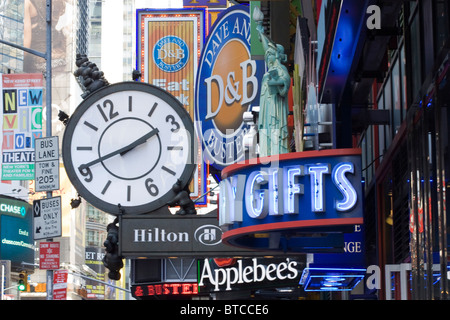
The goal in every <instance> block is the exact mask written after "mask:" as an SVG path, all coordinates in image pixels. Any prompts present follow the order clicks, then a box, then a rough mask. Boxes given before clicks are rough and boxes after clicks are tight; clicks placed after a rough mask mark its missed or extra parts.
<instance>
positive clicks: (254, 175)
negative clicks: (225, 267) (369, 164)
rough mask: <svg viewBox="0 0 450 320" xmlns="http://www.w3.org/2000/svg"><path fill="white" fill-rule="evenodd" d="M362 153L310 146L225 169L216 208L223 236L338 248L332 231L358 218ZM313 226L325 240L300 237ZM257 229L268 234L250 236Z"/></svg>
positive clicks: (264, 244) (255, 243)
mask: <svg viewBox="0 0 450 320" xmlns="http://www.w3.org/2000/svg"><path fill="white" fill-rule="evenodd" d="M360 157H361V151H360V150H359V149H341V150H324V151H318V152H317V151H309V152H300V153H290V154H286V155H279V156H275V157H267V158H260V159H257V160H251V161H252V163H250V164H249V163H239V164H235V165H232V166H230V167H228V168H226V169H224V170H223V171H222V178H223V179H224V180H223V181H222V182H221V186H220V187H221V190H220V197H221V199H220V210H219V212H220V225H221V226H228V231H227V232H225V233H224V237H223V238H222V240H224V241H225V242H228V243H230V244H234V245H237V246H242V247H257V248H260V249H261V248H266V249H267V248H270V249H274V250H281V249H282V250H287V251H293V252H295V251H304V250H307V248H310V249H312V250H313V252H314V249H319V248H322V249H326V248H328V247H329V248H330V249H333V250H334V249H336V248H338V247H341V249H342V248H343V238H339V237H341V236H342V235H339V233H336V231H339V232H341V233H342V232H347V230H348V226H352V225H355V224H361V223H362V214H363V210H362V209H363V207H362V187H361V159H360ZM317 231H322V232H323V234H324V235H325V236H326V237H327V238H328V239H326V238H323V237H322V238H317V237H310V236H308V237H304V233H305V232H306V233H308V232H309V233H314V232H317ZM330 231H333V232H330ZM349 231H351V229H350V230H349ZM261 233H269V234H270V233H272V234H271V235H269V236H267V237H266V238H265V239H264V237H262V238H261V237H259V236H258V237H254V236H252V235H255V234H261ZM302 235H303V236H302ZM308 238H309V239H308Z"/></svg>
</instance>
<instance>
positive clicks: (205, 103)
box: [195, 5, 261, 170]
mask: <svg viewBox="0 0 450 320" xmlns="http://www.w3.org/2000/svg"><path fill="white" fill-rule="evenodd" d="M258 69H259V68H257V62H256V61H254V60H251V55H250V16H249V13H248V7H247V6H239V5H237V6H233V7H231V8H229V9H228V10H226V11H225V12H224V13H223V14H222V15H221V17H220V18H219V20H217V21H216V22H215V24H214V26H213V28H212V30H211V32H210V34H209V36H208V39H207V42H206V44H205V46H204V47H203V51H202V55H201V58H200V64H199V70H198V73H197V85H196V96H195V99H196V104H195V105H196V112H195V120H196V124H197V129H198V132H200V133H201V137H202V142H203V150H204V160H205V162H208V163H209V164H211V165H213V166H214V167H215V168H217V169H219V170H221V169H223V168H224V167H226V166H228V165H230V164H232V163H235V162H238V161H241V160H244V154H245V152H244V151H245V150H244V143H243V137H244V135H245V134H246V133H247V131H248V130H249V127H248V126H247V125H246V124H245V123H244V122H243V119H242V117H243V114H244V112H246V111H249V110H250V109H251V106H252V105H255V103H256V105H257V103H258V102H257V101H258V100H259V95H258V90H259V88H258V79H261V75H259V73H258V72H257V71H259V70H258Z"/></svg>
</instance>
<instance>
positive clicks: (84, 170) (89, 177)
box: [78, 167, 93, 182]
mask: <svg viewBox="0 0 450 320" xmlns="http://www.w3.org/2000/svg"><path fill="white" fill-rule="evenodd" d="M78 170H79V171H80V173H81V175H82V176H83V177H86V178H84V181H86V182H91V181H92V178H93V176H92V171H91V169H89V168H88V167H83V168H81V167H80V168H78Z"/></svg>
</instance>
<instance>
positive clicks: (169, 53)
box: [136, 8, 207, 204]
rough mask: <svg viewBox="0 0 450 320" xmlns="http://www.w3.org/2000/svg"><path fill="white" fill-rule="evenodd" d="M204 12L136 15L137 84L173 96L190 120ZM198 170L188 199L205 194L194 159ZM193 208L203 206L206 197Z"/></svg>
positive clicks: (201, 172)
mask: <svg viewBox="0 0 450 320" xmlns="http://www.w3.org/2000/svg"><path fill="white" fill-rule="evenodd" d="M205 17H206V15H205V10H204V9H200V8H195V9H192V8H185V9H176V10H175V9H174V10H170V9H169V10H155V9H142V10H138V11H137V32H136V33H137V37H138V38H137V46H136V47H137V59H136V61H137V67H136V69H137V70H139V71H140V72H141V79H140V80H141V81H142V82H147V83H150V84H153V85H155V86H158V87H160V88H162V89H164V90H166V91H167V92H169V93H170V94H172V95H173V96H175V97H176V98H177V99H178V100H179V101H180V102H181V103H182V104H183V106H184V107H185V108H186V110H187V111H188V113H189V114H190V115H191V119H192V120H194V92H195V91H194V90H195V75H196V73H197V68H198V60H199V57H200V52H201V49H202V46H203V41H204V35H205V26H207V24H206V23H205ZM197 159H198V161H197V162H196V163H198V168H197V170H196V171H195V176H194V179H193V182H192V183H191V186H190V189H191V196H192V197H195V198H196V197H198V196H200V195H202V194H204V193H205V192H206V183H205V181H206V168H205V167H204V166H203V162H202V161H200V160H201V148H200V147H199V149H198V155H197ZM199 200H200V201H198V202H197V204H201V202H202V201H203V203H205V201H206V197H204V198H203V199H199Z"/></svg>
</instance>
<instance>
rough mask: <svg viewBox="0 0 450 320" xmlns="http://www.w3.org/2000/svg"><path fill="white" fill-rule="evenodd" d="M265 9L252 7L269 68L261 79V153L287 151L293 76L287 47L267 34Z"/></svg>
mask: <svg viewBox="0 0 450 320" xmlns="http://www.w3.org/2000/svg"><path fill="white" fill-rule="evenodd" d="M263 18H264V15H263V13H262V12H261V11H260V10H259V8H258V7H255V10H254V11H253V20H254V21H255V22H256V24H257V25H256V30H257V31H258V34H259V39H260V41H261V43H262V45H263V49H264V52H265V54H264V60H265V62H266V67H267V71H266V73H265V74H264V76H263V79H262V82H261V95H260V111H259V118H258V132H259V156H260V157H265V156H271V155H276V154H282V153H288V152H289V143H288V127H287V124H288V123H287V121H288V113H289V106H288V91H289V88H290V85H291V78H290V76H289V72H288V71H287V68H286V67H285V66H284V65H283V64H282V63H283V62H286V61H287V56H286V54H285V53H284V48H283V46H282V45H280V44H275V43H274V42H273V41H272V40H271V39H270V38H269V37H268V36H266V35H265V34H264V27H263V25H262V20H263Z"/></svg>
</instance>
